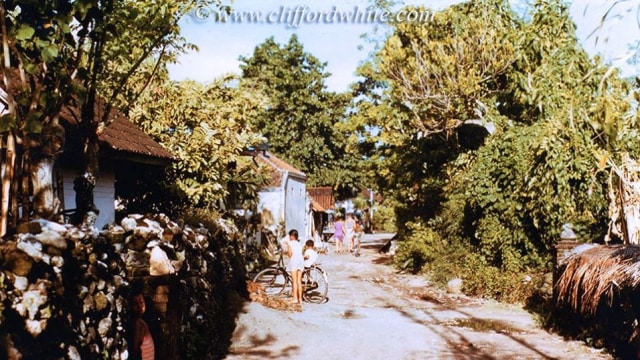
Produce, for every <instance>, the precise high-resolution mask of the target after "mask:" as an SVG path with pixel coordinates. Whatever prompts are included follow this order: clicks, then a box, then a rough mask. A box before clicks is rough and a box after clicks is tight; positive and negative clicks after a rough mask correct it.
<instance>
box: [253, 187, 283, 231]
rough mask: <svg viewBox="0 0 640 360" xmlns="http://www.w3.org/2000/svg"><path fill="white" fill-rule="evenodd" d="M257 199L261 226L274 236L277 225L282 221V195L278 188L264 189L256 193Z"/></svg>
mask: <svg viewBox="0 0 640 360" xmlns="http://www.w3.org/2000/svg"><path fill="white" fill-rule="evenodd" d="M258 198H259V201H258V209H257V210H258V213H259V214H260V216H261V221H262V226H264V227H266V228H268V229H269V230H271V231H272V232H273V233H274V234H275V233H276V232H277V230H278V225H279V224H280V223H281V222H283V221H284V194H283V192H282V190H281V189H280V188H277V189H265V190H262V191H260V192H258Z"/></svg>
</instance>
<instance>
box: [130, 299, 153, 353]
mask: <svg viewBox="0 0 640 360" xmlns="http://www.w3.org/2000/svg"><path fill="white" fill-rule="evenodd" d="M146 309H147V305H146V303H145V300H144V296H143V295H142V288H141V287H138V288H135V287H134V291H133V293H132V297H131V312H132V314H133V319H132V322H133V323H132V329H131V331H132V334H131V335H132V336H131V344H130V345H129V351H130V352H131V354H130V355H131V356H130V357H129V358H130V359H134V360H136V359H140V360H154V359H155V346H154V343H153V337H152V336H151V331H150V330H149V326H147V323H146V322H145V321H144V320H143V319H142V316H143V315H144V313H145V311H146Z"/></svg>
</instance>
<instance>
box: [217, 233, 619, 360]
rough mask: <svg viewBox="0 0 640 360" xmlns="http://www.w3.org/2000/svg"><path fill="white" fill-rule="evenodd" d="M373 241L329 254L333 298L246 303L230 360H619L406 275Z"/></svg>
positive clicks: (510, 310)
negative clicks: (281, 306) (279, 306)
mask: <svg viewBox="0 0 640 360" xmlns="http://www.w3.org/2000/svg"><path fill="white" fill-rule="evenodd" d="M388 238H389V235H388V234H375V235H366V236H365V239H364V252H363V256H361V257H354V256H352V255H350V254H333V253H330V254H328V255H321V258H320V262H321V266H322V268H323V269H325V270H326V271H327V272H328V273H329V301H328V302H326V303H324V304H307V303H305V304H304V305H303V310H302V311H301V312H287V311H278V310H274V309H270V308H267V307H264V306H262V305H260V304H258V303H246V304H245V305H244V307H243V310H242V311H241V312H240V315H239V318H238V319H237V323H236V330H235V333H234V335H233V344H232V346H231V349H230V354H229V356H228V357H227V359H233V360H235V359H323V360H332V359H340V360H343V359H350V360H353V359H367V360H370V359H371V360H376V359H385V360H387V359H403V360H404V359H407V360H409V359H420V360H422V359H612V358H611V357H610V356H609V355H606V354H603V353H602V352H600V351H598V350H595V349H592V348H589V347H587V346H585V345H583V344H582V343H579V342H576V341H566V340H564V339H562V338H561V337H560V336H557V335H554V334H550V333H548V332H546V331H545V330H542V329H540V328H539V327H537V326H536V323H535V321H534V319H533V317H532V316H531V314H529V313H527V312H526V311H524V310H523V309H521V308H519V307H515V306H507V305H504V304H499V303H496V302H491V301H485V300H479V299H472V298H468V297H464V296H460V295H451V294H446V293H444V292H443V291H440V290H438V289H435V288H433V287H431V286H430V285H429V284H428V282H427V281H425V280H424V278H423V277H420V276H415V275H407V274H398V273H397V272H396V271H395V270H394V269H393V267H391V266H390V261H391V257H390V256H389V255H385V254H379V253H378V249H379V248H380V246H381V245H382V244H384V243H385V242H386V239H388Z"/></svg>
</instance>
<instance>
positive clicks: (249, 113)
mask: <svg viewBox="0 0 640 360" xmlns="http://www.w3.org/2000/svg"><path fill="white" fill-rule="evenodd" d="M234 83H236V84H234ZM151 86H152V91H150V92H148V93H146V94H145V95H144V96H143V97H142V98H141V102H140V104H139V105H138V106H136V107H134V108H133V109H132V111H131V118H132V120H133V121H134V122H136V123H137V124H139V125H140V126H141V127H142V129H144V130H145V132H146V133H147V134H149V135H151V136H152V137H153V138H154V139H155V140H156V141H158V142H159V143H160V144H162V145H163V146H165V147H166V148H167V149H170V150H171V151H172V153H173V154H174V155H175V156H176V158H177V161H176V162H175V163H174V164H173V165H172V166H171V167H170V169H169V170H168V173H166V174H164V176H163V178H162V186H161V187H160V188H155V192H156V193H155V194H154V191H153V190H154V188H149V187H145V188H144V192H145V197H146V198H150V199H152V202H154V203H155V204H147V206H149V205H155V206H157V205H159V204H161V203H163V202H166V200H167V199H168V198H171V197H170V196H168V195H169V194H172V193H173V194H178V198H179V197H180V196H182V197H185V198H186V202H187V203H188V204H190V205H191V206H196V207H204V208H214V207H215V208H219V209H233V208H236V207H242V206H247V207H249V208H251V205H252V201H254V200H255V198H256V196H257V190H258V188H259V187H260V186H261V185H263V184H264V182H265V181H266V177H265V176H263V175H261V173H260V171H259V169H258V166H257V164H255V163H254V162H253V161H252V158H251V157H250V156H241V155H242V153H243V151H245V150H247V149H248V148H250V147H252V146H256V145H258V144H261V143H263V142H264V141H265V139H264V138H263V137H262V136H261V135H260V134H258V133H256V132H254V131H253V130H252V129H251V127H250V126H249V123H250V119H252V118H254V117H256V116H258V114H259V112H260V110H261V105H262V104H263V100H262V98H263V96H262V95H261V94H260V93H258V92H256V91H248V89H246V88H245V89H239V88H238V87H237V79H236V78H235V77H233V76H228V77H222V78H219V79H216V80H215V81H213V82H212V83H210V84H207V85H203V84H200V83H196V82H193V81H182V82H171V81H168V80H166V77H165V81H161V80H160V79H158V81H155V82H154V83H153V84H152V85H151ZM136 189H139V187H133V188H130V189H128V190H129V191H136ZM154 195H157V196H154ZM137 198H138V199H141V198H142V196H139V197H137ZM163 199H164V200H163ZM128 205H129V206H134V204H128Z"/></svg>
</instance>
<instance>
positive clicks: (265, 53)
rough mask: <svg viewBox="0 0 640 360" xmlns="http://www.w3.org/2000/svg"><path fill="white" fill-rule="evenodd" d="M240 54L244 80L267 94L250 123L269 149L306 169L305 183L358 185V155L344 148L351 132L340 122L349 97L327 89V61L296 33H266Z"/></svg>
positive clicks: (350, 189)
mask: <svg viewBox="0 0 640 360" xmlns="http://www.w3.org/2000/svg"><path fill="white" fill-rule="evenodd" d="M240 60H241V61H242V65H241V66H240V67H241V69H242V82H243V86H250V87H257V88H259V89H261V91H262V92H263V93H264V94H266V98H265V101H266V102H265V107H264V111H263V112H262V113H260V114H258V116H256V117H255V118H253V119H252V125H253V126H254V127H255V128H258V129H261V131H262V133H263V134H264V136H265V137H266V138H267V140H268V142H269V146H270V150H271V151H273V152H274V153H276V154H277V155H279V156H282V157H283V159H285V160H286V161H288V162H290V163H291V164H292V165H294V166H295V167H297V168H298V169H300V170H302V171H303V172H304V173H306V174H307V185H309V186H333V187H334V188H336V189H337V190H338V193H339V196H343V197H344V196H347V195H352V194H354V193H356V192H357V191H359V190H360V188H361V184H362V183H361V181H360V179H359V177H358V171H357V170H358V169H357V164H358V159H357V158H355V157H351V156H350V155H348V154H347V152H346V151H345V144H346V139H347V138H348V137H350V136H352V134H351V133H350V132H349V129H346V128H344V127H343V125H342V123H343V121H344V118H345V116H346V111H347V109H346V107H347V104H348V101H349V97H348V95H347V94H336V93H334V92H330V91H327V90H326V89H325V84H324V81H325V79H326V78H327V77H328V76H329V74H328V73H326V72H325V71H324V68H325V66H326V64H325V63H321V62H320V61H319V60H318V59H317V58H315V57H314V56H313V55H311V54H309V53H306V52H305V51H304V49H303V46H302V44H300V42H299V41H298V39H297V37H296V35H292V37H291V39H290V40H289V43H287V44H285V45H279V44H277V43H276V42H275V41H274V40H273V38H269V39H267V40H266V41H265V42H263V43H262V44H260V45H258V46H257V47H256V48H255V50H254V52H253V54H252V56H251V57H241V58H240Z"/></svg>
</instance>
